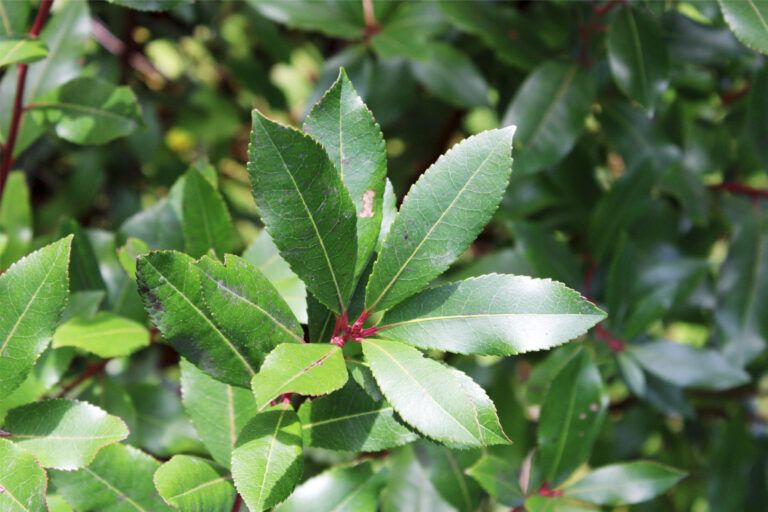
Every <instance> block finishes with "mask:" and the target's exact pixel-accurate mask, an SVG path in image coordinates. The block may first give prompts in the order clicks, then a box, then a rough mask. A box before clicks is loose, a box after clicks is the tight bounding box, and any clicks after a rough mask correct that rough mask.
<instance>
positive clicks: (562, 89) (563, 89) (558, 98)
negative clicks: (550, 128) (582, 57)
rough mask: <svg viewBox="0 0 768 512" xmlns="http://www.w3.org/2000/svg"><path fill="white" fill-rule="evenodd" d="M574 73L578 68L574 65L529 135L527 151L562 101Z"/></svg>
mask: <svg viewBox="0 0 768 512" xmlns="http://www.w3.org/2000/svg"><path fill="white" fill-rule="evenodd" d="M576 71H578V67H577V66H576V64H574V65H573V66H571V69H569V70H568V74H567V75H566V76H565V80H563V83H562V84H560V87H559V88H558V90H557V92H556V93H555V99H554V101H552V103H550V104H549V107H547V111H546V112H544V115H543V116H542V117H541V121H539V124H538V125H537V126H536V129H535V130H534V131H533V133H532V134H531V138H530V139H528V148H529V149H530V148H532V147H533V146H534V144H535V143H536V140H538V138H539V135H540V134H541V131H542V130H543V129H544V125H545V124H547V121H549V118H550V117H552V114H553V113H554V111H555V107H556V106H557V104H558V103H560V101H562V99H563V96H565V93H566V91H567V90H568V87H569V86H570V85H571V82H572V81H573V77H574V76H576Z"/></svg>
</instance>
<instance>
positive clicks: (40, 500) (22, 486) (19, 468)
mask: <svg viewBox="0 0 768 512" xmlns="http://www.w3.org/2000/svg"><path fill="white" fill-rule="evenodd" d="M0 460H2V461H3V464H2V465H1V466H0V489H2V492H0V510H3V511H8V512H13V511H22V512H29V511H38V510H46V506H45V492H46V488H47V487H48V476H47V475H46V474H45V470H43V468H41V467H40V464H38V462H37V459H35V457H34V456H33V455H32V454H31V453H29V452H27V451H25V450H23V449H22V448H19V447H18V446H16V445H15V444H13V443H12V442H10V441H7V440H5V439H0Z"/></svg>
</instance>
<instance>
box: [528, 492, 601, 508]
mask: <svg viewBox="0 0 768 512" xmlns="http://www.w3.org/2000/svg"><path fill="white" fill-rule="evenodd" d="M524 510H525V511H526V512H595V507H594V506H592V505H588V504H586V503H581V502H579V501H575V500H572V499H569V498H564V497H562V496H556V497H553V496H540V495H536V494H534V495H532V496H529V497H528V498H527V499H526V500H525V504H524Z"/></svg>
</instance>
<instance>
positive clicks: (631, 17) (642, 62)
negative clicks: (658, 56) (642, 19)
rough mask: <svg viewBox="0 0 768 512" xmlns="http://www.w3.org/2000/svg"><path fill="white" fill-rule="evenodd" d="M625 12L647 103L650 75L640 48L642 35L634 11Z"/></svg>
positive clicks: (625, 10)
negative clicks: (638, 29)
mask: <svg viewBox="0 0 768 512" xmlns="http://www.w3.org/2000/svg"><path fill="white" fill-rule="evenodd" d="M624 12H626V13H627V22H628V23H629V31H630V32H631V34H632V41H633V42H634V50H635V58H636V59H637V65H638V68H639V69H640V76H641V77H642V78H641V80H640V86H641V87H642V88H643V98H645V99H646V100H647V101H650V100H651V97H650V95H649V94H648V74H647V72H646V70H645V59H644V58H643V49H642V47H641V46H640V34H639V33H638V31H637V23H635V17H634V15H633V14H632V10H631V9H629V8H625V9H624Z"/></svg>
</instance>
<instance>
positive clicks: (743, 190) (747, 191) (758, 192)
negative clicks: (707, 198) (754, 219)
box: [709, 181, 768, 199]
mask: <svg viewBox="0 0 768 512" xmlns="http://www.w3.org/2000/svg"><path fill="white" fill-rule="evenodd" d="M709 189H710V190H726V191H728V192H731V193H732V194H737V195H742V196H748V197H751V198H753V199H754V198H768V190H766V189H763V188H754V187H750V186H748V185H742V184H741V183H734V182H731V181H726V182H723V183H718V184H716V185H710V186H709Z"/></svg>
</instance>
